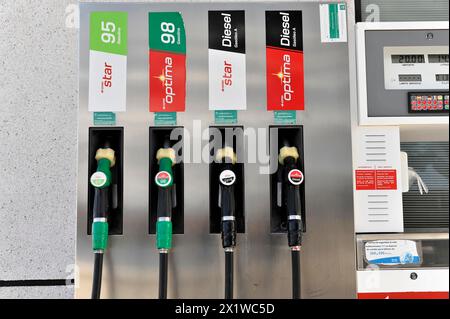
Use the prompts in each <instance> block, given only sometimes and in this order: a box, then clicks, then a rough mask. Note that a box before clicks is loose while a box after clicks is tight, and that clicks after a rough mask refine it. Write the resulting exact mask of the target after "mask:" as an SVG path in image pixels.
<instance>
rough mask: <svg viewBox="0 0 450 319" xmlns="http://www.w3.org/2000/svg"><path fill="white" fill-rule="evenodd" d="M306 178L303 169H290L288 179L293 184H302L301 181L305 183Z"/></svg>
mask: <svg viewBox="0 0 450 319" xmlns="http://www.w3.org/2000/svg"><path fill="white" fill-rule="evenodd" d="M304 178H305V176H304V175H303V173H302V171H301V170H299V169H293V170H291V171H289V174H288V179H289V182H290V183H291V184H292V185H296V186H298V185H300V184H301V183H303V180H304Z"/></svg>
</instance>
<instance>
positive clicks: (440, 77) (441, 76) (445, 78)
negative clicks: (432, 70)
mask: <svg viewBox="0 0 450 319" xmlns="http://www.w3.org/2000/svg"><path fill="white" fill-rule="evenodd" d="M436 81H438V82H448V74H436Z"/></svg>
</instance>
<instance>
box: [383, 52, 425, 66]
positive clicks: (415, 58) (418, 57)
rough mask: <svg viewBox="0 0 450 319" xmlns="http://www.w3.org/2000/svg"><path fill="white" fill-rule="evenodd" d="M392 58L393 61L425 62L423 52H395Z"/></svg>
mask: <svg viewBox="0 0 450 319" xmlns="http://www.w3.org/2000/svg"><path fill="white" fill-rule="evenodd" d="M391 59H392V63H402V64H403V63H425V56H424V55H423V54H394V55H392V56H391Z"/></svg>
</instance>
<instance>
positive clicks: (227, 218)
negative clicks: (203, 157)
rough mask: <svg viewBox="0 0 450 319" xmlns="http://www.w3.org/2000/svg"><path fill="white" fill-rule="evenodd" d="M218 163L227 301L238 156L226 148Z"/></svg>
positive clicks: (229, 296) (230, 287)
mask: <svg viewBox="0 0 450 319" xmlns="http://www.w3.org/2000/svg"><path fill="white" fill-rule="evenodd" d="M216 163H219V165H220V175H219V207H220V210H221V217H222V221H221V236H222V247H223V249H224V250H225V299H233V273H234V269H233V268H234V267H233V263H234V258H233V257H234V256H233V255H234V249H235V247H236V233H237V230H236V215H235V211H236V201H235V187H234V183H235V182H236V173H235V171H234V165H235V164H236V154H235V153H234V151H233V148H232V147H229V146H226V147H224V148H221V149H219V150H218V151H217V153H216Z"/></svg>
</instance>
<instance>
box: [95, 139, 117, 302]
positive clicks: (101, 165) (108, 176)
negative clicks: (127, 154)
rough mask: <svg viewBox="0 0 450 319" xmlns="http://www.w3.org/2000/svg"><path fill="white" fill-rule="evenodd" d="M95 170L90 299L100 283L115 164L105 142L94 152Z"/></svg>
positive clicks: (99, 290) (113, 156)
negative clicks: (92, 272) (92, 264)
mask: <svg viewBox="0 0 450 319" xmlns="http://www.w3.org/2000/svg"><path fill="white" fill-rule="evenodd" d="M95 160H96V161H97V170H96V171H95V172H94V173H93V174H92V175H91V177H90V183H91V185H92V186H93V187H94V206H93V222H92V249H93V251H94V255H95V258H94V274H93V282H92V296H91V298H92V299H99V298H100V292H101V284H102V269H103V254H104V252H105V250H106V247H107V244H108V214H109V210H110V202H111V197H112V194H111V192H110V186H111V184H112V177H113V176H112V173H111V168H112V167H113V166H114V165H115V162H116V158H115V154H114V150H113V149H111V148H110V144H109V142H105V143H104V145H103V147H101V148H99V149H98V150H97V152H96V154H95Z"/></svg>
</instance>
